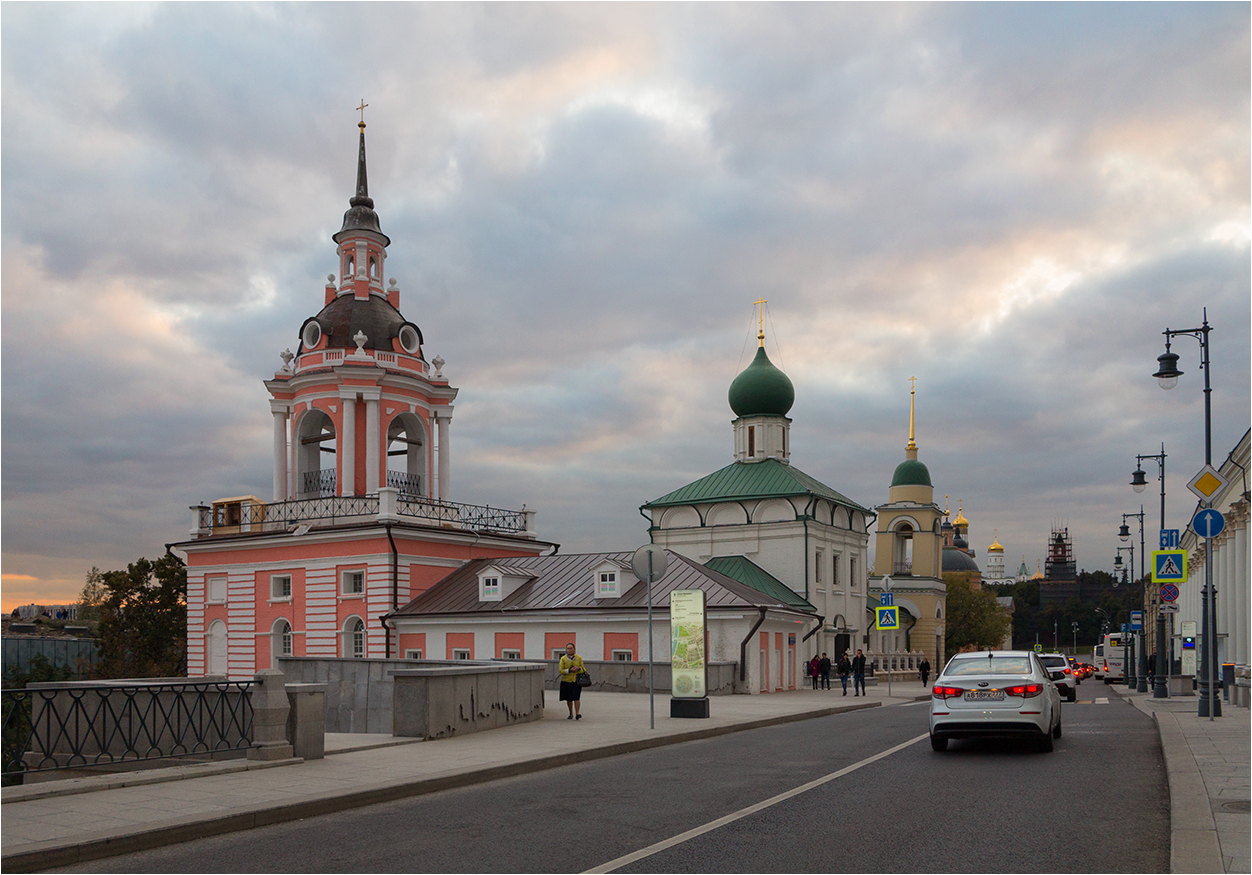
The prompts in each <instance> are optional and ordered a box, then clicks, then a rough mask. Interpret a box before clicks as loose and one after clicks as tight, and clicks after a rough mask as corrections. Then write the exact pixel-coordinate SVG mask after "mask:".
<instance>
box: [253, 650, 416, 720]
mask: <svg viewBox="0 0 1252 875" xmlns="http://www.w3.org/2000/svg"><path fill="white" fill-rule="evenodd" d="M419 665H422V662H420V661H419V660H416V659H342V658H337V657H322V656H318V657H312V656H308V657H304V656H302V657H283V658H281V659H279V660H278V667H279V668H280V669H282V671H283V673H284V674H286V676H287V682H288V683H292V684H325V685H326V731H327V732H373V733H381V734H383V735H391V734H392V711H391V708H392V686H393V679H392V672H394V671H396V670H397V669H405V668H414V667H416V666H419Z"/></svg>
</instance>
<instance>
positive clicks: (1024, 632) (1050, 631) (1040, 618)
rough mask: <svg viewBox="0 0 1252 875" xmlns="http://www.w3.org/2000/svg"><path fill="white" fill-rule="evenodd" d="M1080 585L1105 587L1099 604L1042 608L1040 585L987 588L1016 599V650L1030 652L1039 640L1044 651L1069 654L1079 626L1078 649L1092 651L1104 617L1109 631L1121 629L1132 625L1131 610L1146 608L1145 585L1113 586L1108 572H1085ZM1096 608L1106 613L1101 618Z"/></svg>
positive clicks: (1028, 583) (1026, 583)
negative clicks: (1126, 625)
mask: <svg viewBox="0 0 1252 875" xmlns="http://www.w3.org/2000/svg"><path fill="white" fill-rule="evenodd" d="M1078 581H1079V583H1085V584H1097V585H1101V586H1104V587H1106V588H1105V589H1104V591H1103V592H1101V593H1100V597H1099V600H1098V601H1094V600H1087V601H1082V600H1079V599H1070V600H1069V601H1067V602H1048V603H1047V604H1046V605H1042V606H1041V605H1040V604H1039V581H1037V580H1026V581H1022V582H1020V583H1014V584H1010V585H1008V586H998V587H995V586H987V587H986V588H987V589H989V590H994V591H995V594H996V595H1001V596H1004V595H1010V596H1012V597H1013V646H1014V647H1015V648H1018V649H1020V650H1030V649H1031V648H1032V647H1034V645H1035V641H1036V640H1038V642H1039V643H1040V644H1042V645H1043V646H1044V648H1046V649H1048V650H1051V649H1052V647H1053V646H1058V647H1060V648H1062V649H1064V650H1066V651H1069V650H1072V649H1073V646H1074V641H1075V635H1074V628H1073V624H1074V623H1077V624H1078V634H1077V642H1078V643H1077V646H1078V650H1079V651H1083V650H1087V651H1088V656H1090V653H1089V651H1090V649H1091V647H1092V646H1093V645H1094V644H1095V643H1096V641H1097V639H1098V638H1099V635H1100V626H1101V623H1102V621H1103V620H1104V618H1105V617H1107V618H1108V624H1109V629H1110V630H1115V629H1119V628H1121V624H1122V623H1126V622H1129V621H1130V612H1131V610H1137V609H1139V608H1142V606H1143V583H1142V582H1141V581H1140V582H1130V583H1119V584H1118V585H1117V586H1116V587H1114V586H1113V583H1114V578H1113V576H1112V575H1110V574H1109V573H1108V572H1105V571H1094V572H1086V571H1084V572H1082V573H1080V574H1079V575H1078ZM1097 608H1099V609H1100V610H1101V611H1103V612H1104V614H1103V615H1101V614H1100V613H1099V612H1097V610H1096V609H1097Z"/></svg>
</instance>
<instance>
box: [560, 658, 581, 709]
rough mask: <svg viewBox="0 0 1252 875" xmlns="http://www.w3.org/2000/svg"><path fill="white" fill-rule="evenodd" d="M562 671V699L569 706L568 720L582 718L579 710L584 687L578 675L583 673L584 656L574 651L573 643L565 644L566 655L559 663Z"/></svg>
mask: <svg viewBox="0 0 1252 875" xmlns="http://www.w3.org/2000/svg"><path fill="white" fill-rule="evenodd" d="M557 671H559V672H560V673H561V699H560V701H562V702H564V703H565V704H566V706H568V708H569V716H568V717H566V718H565V719H566V720H582V719H583V715H582V713H581V711H580V710H579V709H580V708H581V707H582V694H583V688H582V687H580V686H579V685H578V676H579V675H580V674H582V673H583V671H584V669H583V658H582V657H581V656H579V655H578V654H577V653H575V652H574V645H573V644H566V645H565V655H564V656H562V657H561V661H560V663H559V664H558V665H557Z"/></svg>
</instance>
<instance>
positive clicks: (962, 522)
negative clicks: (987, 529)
mask: <svg viewBox="0 0 1252 875" xmlns="http://www.w3.org/2000/svg"><path fill="white" fill-rule="evenodd" d="M952 525H954V526H960V527H961V528H963V529H967V528H969V520H967V519H965V514H963V513H961V502H959V501H958V502H957V503H956V519H954V520H953V521H952Z"/></svg>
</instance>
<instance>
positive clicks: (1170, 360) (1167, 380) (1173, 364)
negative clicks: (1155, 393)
mask: <svg viewBox="0 0 1252 875" xmlns="http://www.w3.org/2000/svg"><path fill="white" fill-rule="evenodd" d="M1156 360H1157V362H1159V363H1160V366H1161V367H1160V369H1159V370H1158V371H1157V372H1156V373H1155V374H1153V375H1152V376H1154V377H1156V378H1157V380H1159V381H1160V383H1161V388H1162V389H1172V388H1174V387H1175V386H1177V385H1178V378H1179V377H1181V376H1182V371H1180V370H1178V353H1176V352H1170V351H1169V349H1168V348H1167V349H1166V350H1165V353H1164V355H1158V356H1157V357H1156Z"/></svg>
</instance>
